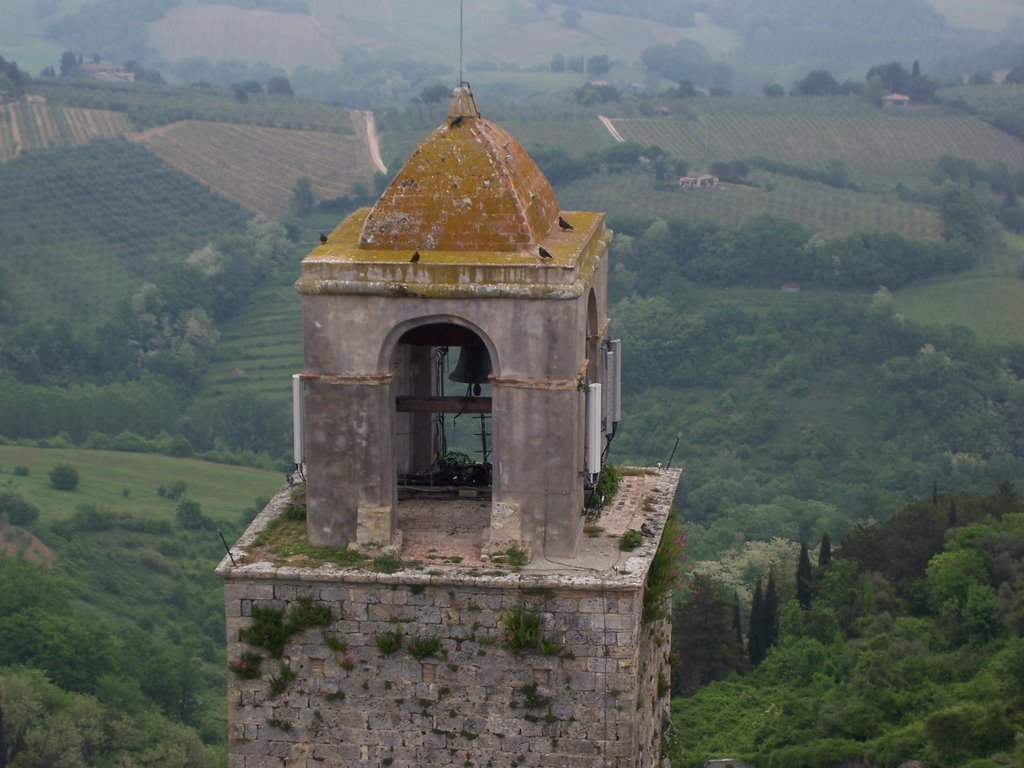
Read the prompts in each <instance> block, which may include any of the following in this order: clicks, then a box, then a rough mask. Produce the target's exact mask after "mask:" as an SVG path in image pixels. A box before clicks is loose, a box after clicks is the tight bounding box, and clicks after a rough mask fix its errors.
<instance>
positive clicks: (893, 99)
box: [882, 93, 910, 109]
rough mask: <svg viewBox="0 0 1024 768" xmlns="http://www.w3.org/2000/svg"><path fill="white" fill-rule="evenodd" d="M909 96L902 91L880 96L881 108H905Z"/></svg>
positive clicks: (907, 104)
mask: <svg viewBox="0 0 1024 768" xmlns="http://www.w3.org/2000/svg"><path fill="white" fill-rule="evenodd" d="M909 105H910V97H909V96H907V95H906V94H903V93H890V94H887V95H885V96H883V97H882V109H906V108H907V107H908V106H909Z"/></svg>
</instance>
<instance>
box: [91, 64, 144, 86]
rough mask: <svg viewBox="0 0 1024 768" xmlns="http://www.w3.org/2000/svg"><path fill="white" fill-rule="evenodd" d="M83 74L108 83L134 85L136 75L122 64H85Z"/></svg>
mask: <svg viewBox="0 0 1024 768" xmlns="http://www.w3.org/2000/svg"><path fill="white" fill-rule="evenodd" d="M82 72H83V73H84V74H85V76H86V77H92V78H95V79H96V80H103V81H104V82H108V83H134V82H135V73H134V72H132V71H130V70H127V69H125V68H124V67H123V66H121V65H120V64H92V63H89V64H83V65H82Z"/></svg>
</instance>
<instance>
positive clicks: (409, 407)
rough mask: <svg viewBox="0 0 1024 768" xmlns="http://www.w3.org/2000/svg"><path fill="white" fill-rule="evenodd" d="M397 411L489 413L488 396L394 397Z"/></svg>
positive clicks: (489, 401) (489, 400)
mask: <svg viewBox="0 0 1024 768" xmlns="http://www.w3.org/2000/svg"><path fill="white" fill-rule="evenodd" d="M395 408H396V409H397V410H398V412H399V413H490V412H491V398H489V397H456V396H445V397H438V396H432V397H396V398H395Z"/></svg>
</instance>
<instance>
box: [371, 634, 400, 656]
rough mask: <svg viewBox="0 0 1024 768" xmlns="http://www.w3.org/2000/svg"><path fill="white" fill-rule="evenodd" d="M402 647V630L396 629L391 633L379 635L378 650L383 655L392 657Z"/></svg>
mask: <svg viewBox="0 0 1024 768" xmlns="http://www.w3.org/2000/svg"><path fill="white" fill-rule="evenodd" d="M401 647H402V632H401V630H398V629H396V630H393V631H391V632H381V633H380V634H379V635H377V650H378V651H380V652H381V654H382V655H384V656H390V655H391V654H392V653H394V652H395V651H397V650H398V649H399V648H401Z"/></svg>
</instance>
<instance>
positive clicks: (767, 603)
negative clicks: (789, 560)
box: [764, 568, 779, 653]
mask: <svg viewBox="0 0 1024 768" xmlns="http://www.w3.org/2000/svg"><path fill="white" fill-rule="evenodd" d="M778 639H779V593H778V591H777V589H776V587H775V569H774V568H772V569H770V570H769V571H768V586H767V587H766V588H765V590H764V650H765V652H766V653H767V651H768V649H769V648H771V647H772V646H773V645H775V643H776V642H777V641H778Z"/></svg>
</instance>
